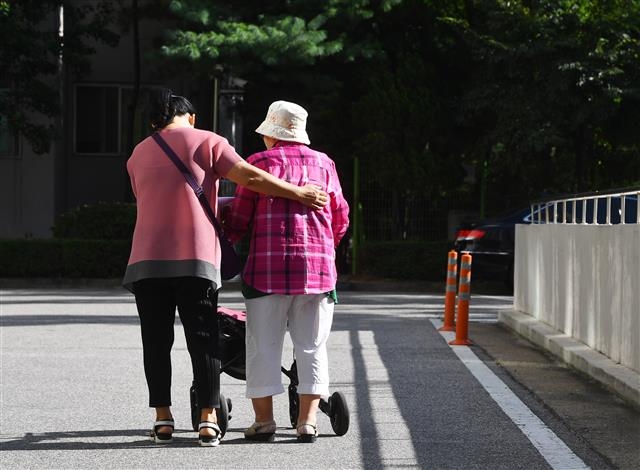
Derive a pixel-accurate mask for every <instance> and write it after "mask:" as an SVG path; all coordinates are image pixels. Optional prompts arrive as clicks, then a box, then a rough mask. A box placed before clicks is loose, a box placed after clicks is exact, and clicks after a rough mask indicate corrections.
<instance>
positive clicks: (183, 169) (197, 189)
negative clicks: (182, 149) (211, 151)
mask: <svg viewBox="0 0 640 470" xmlns="http://www.w3.org/2000/svg"><path fill="white" fill-rule="evenodd" d="M151 137H153V140H155V141H156V142H157V144H158V145H159V146H160V148H161V149H162V150H164V153H165V154H167V157H169V159H170V160H171V161H172V162H173V163H174V164H175V166H176V167H177V168H178V170H179V171H180V173H182V176H184V179H185V180H187V183H189V186H191V189H193V192H194V193H195V194H196V197H197V198H198V200H199V201H200V205H201V206H202V208H203V209H204V211H205V212H206V214H207V216H208V217H209V220H210V221H211V223H212V224H213V227H214V228H215V229H216V231H217V232H218V238H219V239H220V240H227V237H226V236H225V234H224V229H223V228H222V225H220V222H218V219H216V216H215V214H214V213H213V210H212V209H211V205H210V204H209V201H208V200H207V197H206V196H205V194H204V190H203V189H202V186H200V185H199V184H198V182H197V181H196V179H195V177H194V176H193V174H192V173H191V172H190V171H189V169H188V168H187V166H186V165H185V164H184V163H183V162H182V160H180V157H178V155H176V152H174V150H173V149H172V148H171V147H170V146H169V144H168V143H167V141H166V140H164V139H163V138H162V136H161V135H160V134H159V133H158V132H154V133H153V134H152V135H151Z"/></svg>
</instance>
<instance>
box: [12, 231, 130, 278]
mask: <svg viewBox="0 0 640 470" xmlns="http://www.w3.org/2000/svg"><path fill="white" fill-rule="evenodd" d="M130 249H131V242H130V241H129V240H73V239H51V240H40V239H35V240H0V277H4V278H15V277H54V278H117V277H122V276H123V275H124V270H125V268H126V266H127V261H128V259H129V251H130Z"/></svg>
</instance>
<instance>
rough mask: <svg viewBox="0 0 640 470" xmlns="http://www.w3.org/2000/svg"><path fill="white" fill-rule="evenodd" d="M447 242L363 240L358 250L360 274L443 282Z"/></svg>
mask: <svg viewBox="0 0 640 470" xmlns="http://www.w3.org/2000/svg"><path fill="white" fill-rule="evenodd" d="M450 249H451V242H449V241H446V240H445V241H437V242H433V241H429V242H426V241H410V242H406V241H398V242H366V243H364V244H363V245H362V247H361V250H360V261H359V267H360V274H361V275H363V276H369V277H375V278H380V279H401V280H416V281H443V282H444V279H445V277H446V274H447V253H448V251H449V250H450Z"/></svg>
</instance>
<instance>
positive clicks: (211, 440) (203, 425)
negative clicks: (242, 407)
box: [198, 421, 222, 447]
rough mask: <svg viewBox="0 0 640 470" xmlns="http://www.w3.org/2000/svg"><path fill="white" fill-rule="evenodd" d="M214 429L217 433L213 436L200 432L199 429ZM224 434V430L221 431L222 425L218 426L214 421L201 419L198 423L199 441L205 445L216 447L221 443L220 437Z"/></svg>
mask: <svg viewBox="0 0 640 470" xmlns="http://www.w3.org/2000/svg"><path fill="white" fill-rule="evenodd" d="M207 428H208V429H213V430H214V431H215V434H214V435H213V436H208V435H203V434H200V433H199V431H200V430H202V429H207ZM221 435H222V431H220V427H218V423H214V422H213V421H200V424H199V425H198V442H199V443H200V445H201V446H203V447H215V446H217V445H218V444H220V437H221Z"/></svg>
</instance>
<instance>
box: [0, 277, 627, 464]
mask: <svg viewBox="0 0 640 470" xmlns="http://www.w3.org/2000/svg"><path fill="white" fill-rule="evenodd" d="M0 295H1V298H0V303H1V304H0V308H1V311H0V320H1V321H0V347H1V351H0V352H1V355H0V360H1V364H0V365H1V376H0V379H1V383H0V392H1V395H0V404H1V410H0V411H1V415H0V423H1V426H0V427H1V430H0V468H2V469H44V468H46V469H89V468H91V469H103V468H104V469H106V468H115V469H137V468H140V469H142V468H144V469H155V468H158V469H174V468H175V469H178V468H185V469H186V468H194V469H195V468H234V469H239V468H247V469H267V468H291V469H297V468H300V469H302V468H318V469H329V468H335V469H382V468H423V469H520V468H522V469H548V468H558V469H565V468H594V469H609V468H621V469H637V468H640V450H639V449H640V413H639V412H638V411H637V410H635V409H633V408H632V407H630V406H629V405H627V404H626V403H624V402H622V401H621V400H620V399H618V398H617V397H615V396H614V395H612V394H610V393H609V392H608V391H606V390H604V389H603V388H601V387H600V386H598V385H597V384H594V383H593V382H591V381H590V380H589V379H587V378H585V377H583V376H581V375H580V374H578V373H575V372H574V371H573V370H571V369H569V368H567V367H565V366H563V365H562V364H560V363H558V362H557V361H555V360H554V359H553V358H551V357H549V356H547V355H546V354H545V353H543V352H541V351H539V350H537V349H536V348H534V347H532V346H531V345H530V344H529V343H527V342H526V341H524V340H522V339H520V338H519V337H517V336H515V335H513V334H512V333H510V332H509V331H507V330H505V329H503V328H501V327H500V326H499V325H497V324H496V323H495V320H496V316H497V312H498V310H499V309H502V308H510V307H511V303H512V299H511V298H510V297H507V296H499V295H496V296H490V295H473V296H472V300H471V318H472V323H471V325H470V337H471V339H472V340H473V342H474V345H473V346H471V347H465V346H453V347H452V346H450V345H449V344H448V343H447V341H448V339H449V338H447V337H446V334H445V335H443V334H442V333H440V332H439V331H438V330H437V326H438V322H439V319H440V318H441V314H442V305H443V295H439V294H424V293H399V292H393V291H384V292H383V291H375V290H374V291H348V292H342V293H341V294H340V304H339V305H338V306H337V307H336V313H335V319H334V327H333V332H332V335H331V338H330V344H329V347H330V361H331V376H332V390H337V391H340V392H342V393H343V394H344V395H345V397H346V399H347V403H348V405H349V407H350V410H351V412H350V427H349V430H348V432H347V433H346V434H345V435H344V436H340V437H339V436H336V435H335V434H334V433H333V429H332V427H331V423H330V421H329V418H328V417H327V416H325V415H324V414H321V415H320V416H319V431H320V438H319V439H318V441H317V442H316V443H315V444H298V443H297V442H296V441H295V431H294V430H293V429H291V428H290V425H289V418H288V401H287V397H286V395H281V396H278V397H277V398H276V410H275V411H276V420H277V421H278V432H277V435H276V442H275V443H273V444H255V443H248V442H245V441H244V439H243V437H242V431H243V430H244V428H245V427H246V426H248V425H249V424H251V422H252V414H251V411H250V409H251V407H250V404H249V402H248V401H247V400H246V399H245V398H244V382H242V381H239V380H236V379H233V378H231V377H229V376H227V375H224V376H223V379H222V382H223V393H224V394H225V396H226V397H228V398H230V399H231V400H232V403H233V410H232V413H231V414H232V419H231V422H230V426H229V430H228V432H227V435H226V436H225V438H224V440H223V442H222V444H221V445H220V447H218V448H200V447H198V446H197V440H196V433H195V432H193V431H192V430H191V423H190V418H189V416H190V405H189V394H188V389H189V386H190V384H191V368H190V363H189V359H188V354H187V351H186V346H185V343H184V336H183V335H182V333H181V331H180V329H177V334H176V343H175V345H174V354H173V401H174V406H173V412H174V417H175V418H176V429H177V430H176V433H175V434H174V436H175V440H174V443H173V444H172V445H169V446H157V445H154V444H153V443H152V442H151V441H150V440H148V438H147V437H146V435H147V434H148V430H149V428H150V426H151V424H152V419H153V413H152V411H151V410H150V409H149V408H147V406H146V405H147V394H146V386H145V383H144V376H143V371H142V350H141V343H140V338H139V326H138V319H137V315H136V311H135V304H134V301H133V297H132V296H131V295H130V294H128V293H127V292H126V291H124V290H122V289H120V288H115V287H114V288H102V289H97V288H88V287H86V288H56V287H53V286H51V287H39V288H37V289H19V288H4V289H3V290H2V292H1V294H0ZM220 303H221V304H222V305H224V306H227V307H231V308H239V309H241V308H242V307H243V303H242V298H241V296H240V295H239V293H238V292H237V291H228V292H223V293H222V294H221V297H220ZM178 328H179V325H178ZM291 358H292V350H291V347H290V345H287V350H286V352H285V354H284V356H283V365H284V366H285V367H288V366H289V365H290V362H291ZM283 382H284V383H285V385H286V384H288V379H287V378H286V377H285V376H284V375H283Z"/></svg>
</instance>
